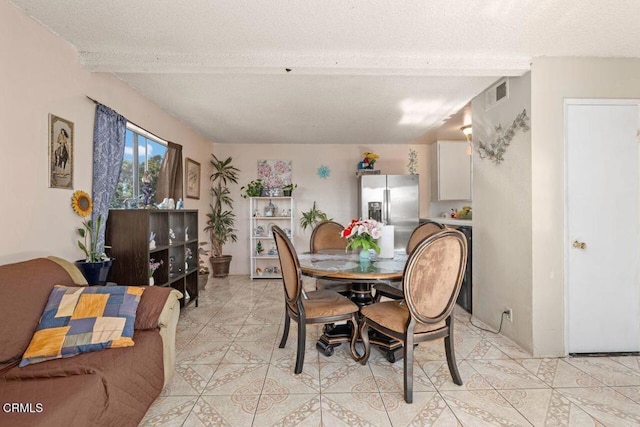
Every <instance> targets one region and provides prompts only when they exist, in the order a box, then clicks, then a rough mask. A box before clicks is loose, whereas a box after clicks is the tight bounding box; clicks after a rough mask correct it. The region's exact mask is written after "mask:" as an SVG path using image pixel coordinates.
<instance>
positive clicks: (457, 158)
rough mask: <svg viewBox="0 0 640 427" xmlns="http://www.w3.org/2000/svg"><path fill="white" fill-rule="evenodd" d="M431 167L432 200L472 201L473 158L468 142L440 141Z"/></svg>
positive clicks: (436, 145) (436, 146)
mask: <svg viewBox="0 0 640 427" xmlns="http://www.w3.org/2000/svg"><path fill="white" fill-rule="evenodd" d="M434 145H435V149H434V151H435V152H433V156H432V159H433V162H432V165H431V200H432V201H442V200H471V156H470V155H469V153H468V151H469V150H468V149H469V144H468V143H467V142H466V141H438V142H437V143H436V144H434Z"/></svg>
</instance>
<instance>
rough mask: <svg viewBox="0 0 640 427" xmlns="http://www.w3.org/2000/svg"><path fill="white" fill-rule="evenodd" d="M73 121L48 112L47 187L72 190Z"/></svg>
mask: <svg viewBox="0 0 640 427" xmlns="http://www.w3.org/2000/svg"><path fill="white" fill-rule="evenodd" d="M73 139H74V133H73V122H70V121H69V120H65V119H63V118H61V117H58V116H54V115H53V114H49V187H50V188H66V189H69V190H73Z"/></svg>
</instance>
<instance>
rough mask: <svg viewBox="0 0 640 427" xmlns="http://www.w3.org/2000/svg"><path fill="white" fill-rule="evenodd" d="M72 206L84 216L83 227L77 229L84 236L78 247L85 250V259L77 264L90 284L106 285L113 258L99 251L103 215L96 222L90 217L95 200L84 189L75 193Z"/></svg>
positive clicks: (77, 212) (79, 214)
mask: <svg viewBox="0 0 640 427" xmlns="http://www.w3.org/2000/svg"><path fill="white" fill-rule="evenodd" d="M71 207H72V208H73V211H74V212H75V213H76V214H78V216H81V217H82V218H83V220H82V227H80V228H77V229H76V230H77V233H78V235H79V236H80V237H81V238H82V240H78V247H79V248H80V249H82V251H83V252H84V254H85V259H81V260H78V261H76V263H75V264H76V265H77V266H78V268H79V269H80V271H82V274H83V275H84V277H85V278H86V279H87V282H88V283H89V284H90V285H105V284H106V283H107V275H108V274H109V269H110V268H111V265H112V264H113V260H112V259H110V258H109V257H108V256H107V255H106V254H105V253H104V252H99V251H98V230H100V225H101V224H102V216H101V215H98V217H97V218H96V221H95V223H94V221H93V220H92V219H91V218H90V217H91V212H92V211H93V202H92V200H91V196H89V195H88V194H87V193H85V192H84V191H82V190H78V191H76V192H74V193H73V196H72V197H71Z"/></svg>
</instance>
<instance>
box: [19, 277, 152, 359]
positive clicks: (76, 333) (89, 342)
mask: <svg viewBox="0 0 640 427" xmlns="http://www.w3.org/2000/svg"><path fill="white" fill-rule="evenodd" d="M143 290H144V288H141V287H137V286H83V287H67V286H55V287H54V288H53V290H52V291H51V294H50V295H49V301H48V302H47V305H46V307H45V309H44V313H43V314H42V317H41V318H40V323H39V324H38V327H37V328H36V332H35V333H34V334H33V338H31V343H30V344H29V347H27V350H26V351H25V353H24V355H23V356H22V361H21V362H20V366H27V365H29V364H33V363H38V362H44V361H45V360H50V359H59V358H63V357H71V356H75V355H77V354H80V353H88V352H90V351H98V350H103V349H105V348H116V347H130V346H132V345H133V325H134V323H135V320H136V309H137V308H138V304H139V303H140V297H141V295H142V292H143Z"/></svg>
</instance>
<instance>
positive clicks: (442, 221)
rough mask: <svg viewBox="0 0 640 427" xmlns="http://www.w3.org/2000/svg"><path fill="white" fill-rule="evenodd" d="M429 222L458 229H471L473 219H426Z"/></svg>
mask: <svg viewBox="0 0 640 427" xmlns="http://www.w3.org/2000/svg"><path fill="white" fill-rule="evenodd" d="M427 219H428V220H429V221H434V222H438V223H440V224H443V225H457V226H459V227H473V219H458V218H443V217H433V218H427Z"/></svg>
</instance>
